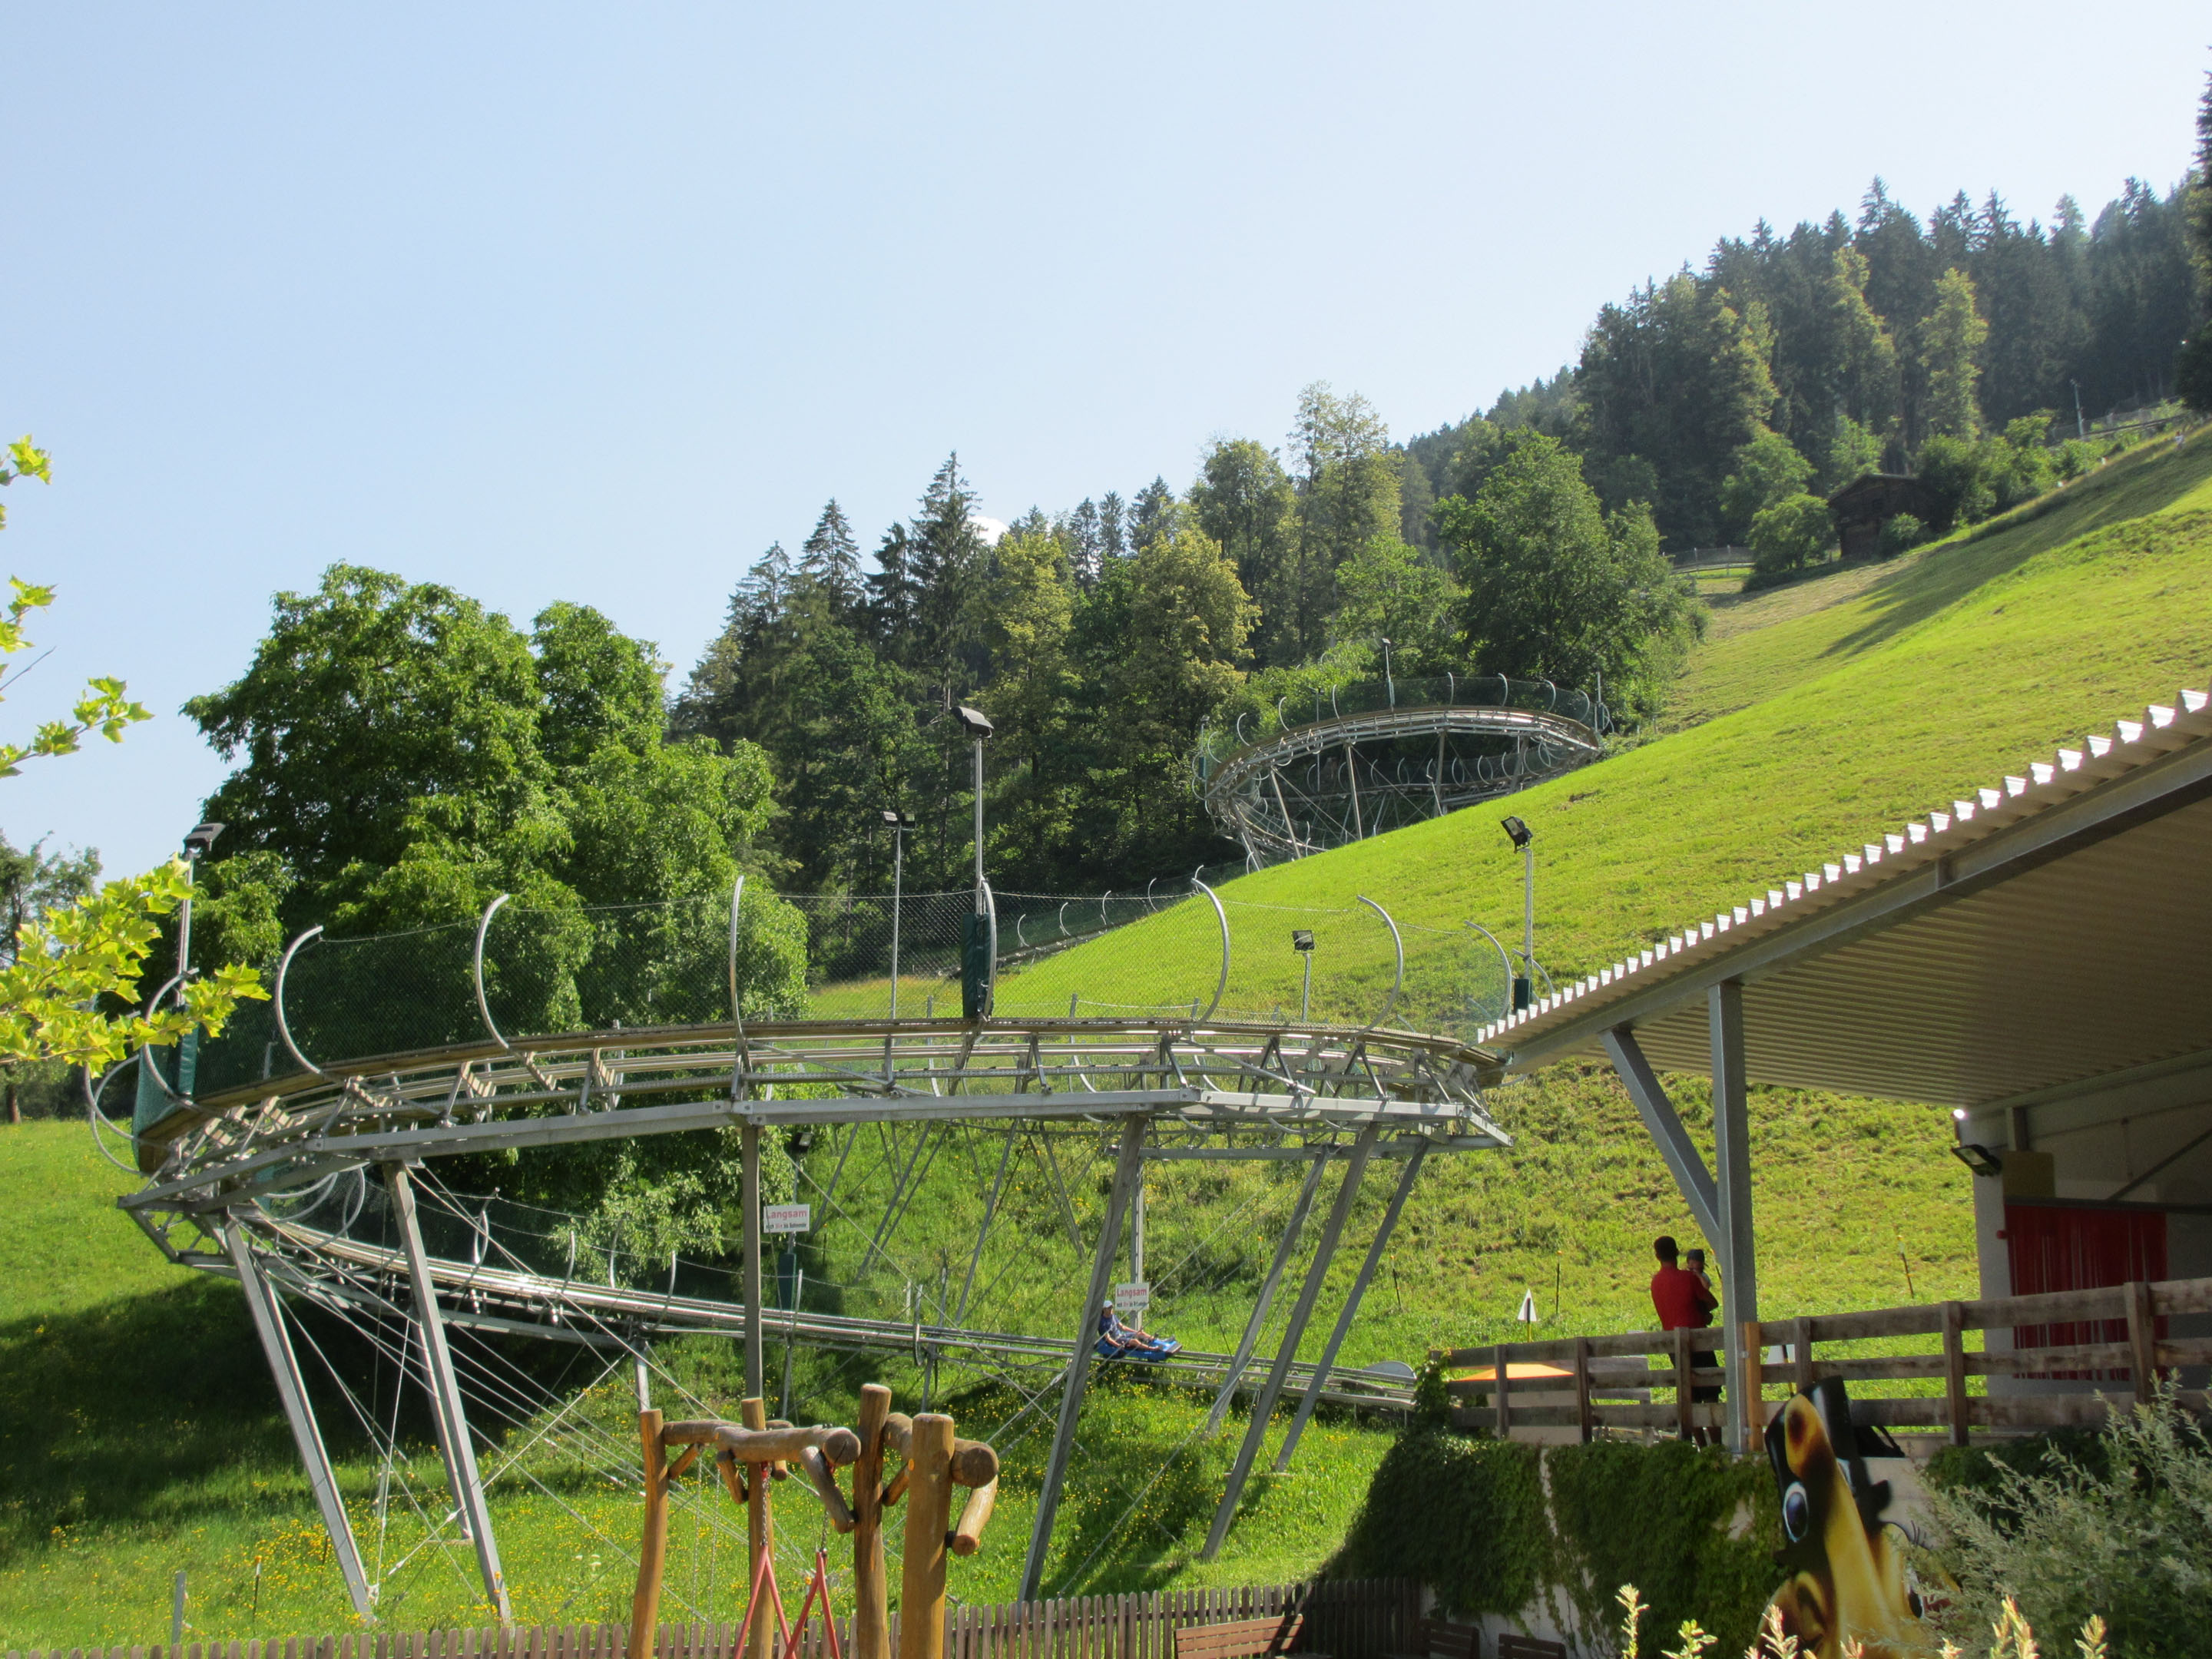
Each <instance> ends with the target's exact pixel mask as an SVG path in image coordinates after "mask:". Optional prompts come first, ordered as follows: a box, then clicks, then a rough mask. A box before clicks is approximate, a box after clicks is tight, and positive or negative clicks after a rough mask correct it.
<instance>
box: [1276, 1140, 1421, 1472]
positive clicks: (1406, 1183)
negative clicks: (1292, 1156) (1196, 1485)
mask: <svg viewBox="0 0 2212 1659" xmlns="http://www.w3.org/2000/svg"><path fill="white" fill-rule="evenodd" d="M1428 1155H1429V1143H1428V1142H1427V1141H1426V1140H1424V1141H1422V1142H1421V1143H1420V1144H1419V1145H1418V1146H1415V1147H1414V1148H1413V1151H1412V1152H1409V1153H1407V1157H1406V1168H1405V1170H1404V1171H1403V1172H1402V1173H1401V1175H1400V1176H1398V1185H1397V1187H1396V1188H1395V1189H1394V1190H1393V1191H1392V1193H1391V1194H1390V1206H1389V1208H1388V1209H1386V1210H1384V1211H1383V1225H1381V1226H1379V1227H1377V1228H1376V1230H1375V1242H1374V1243H1371V1244H1370V1245H1369V1246H1368V1247H1367V1259H1366V1260H1365V1261H1362V1262H1361V1263H1360V1264H1359V1277H1358V1278H1357V1279H1353V1280H1352V1294H1351V1295H1350V1296H1348V1297H1346V1298H1345V1302H1344V1311H1343V1312H1342V1313H1340V1314H1339V1315H1337V1316H1336V1328H1335V1329H1334V1330H1333V1331H1331V1332H1330V1333H1329V1334H1328V1346H1327V1347H1325V1348H1323V1349H1322V1351H1321V1359H1320V1361H1319V1363H1317V1364H1316V1365H1315V1367H1314V1374H1313V1380H1312V1381H1310V1383H1307V1384H1306V1391H1305V1395H1304V1397H1303V1398H1302V1399H1300V1400H1299V1401H1298V1413H1297V1416H1296V1417H1293V1418H1292V1419H1291V1431H1290V1432H1289V1433H1288V1434H1286V1435H1285V1436H1284V1437H1283V1448H1282V1449H1281V1450H1280V1451H1279V1452H1277V1453H1276V1454H1275V1473H1276V1474H1281V1473H1282V1472H1283V1471H1284V1470H1285V1469H1287V1468H1290V1467H1291V1453H1292V1452H1294V1451H1296V1450H1297V1449H1298V1437H1299V1436H1300V1435H1302V1434H1304V1432H1305V1431H1306V1422H1307V1420H1308V1419H1310V1418H1311V1417H1312V1416H1313V1413H1314V1407H1316V1406H1317V1405H1319V1404H1320V1403H1321V1391H1322V1389H1324V1388H1326V1387H1327V1386H1328V1373H1329V1370H1330V1368H1331V1367H1332V1366H1334V1364H1336V1355H1337V1351H1338V1350H1339V1349H1340V1348H1341V1347H1343V1346H1344V1339H1345V1338H1346V1336H1347V1335H1349V1334H1351V1331H1352V1320H1353V1319H1354V1318H1355V1317H1357V1316H1358V1313H1359V1302H1360V1298H1361V1297H1364V1296H1365V1295H1366V1294H1367V1286H1368V1285H1369V1283H1370V1281H1371V1280H1372V1279H1374V1277H1375V1270H1376V1268H1377V1267H1381V1266H1382V1265H1383V1251H1385V1250H1387V1249H1389V1248H1390V1235H1391V1234H1392V1233H1394V1232H1395V1231H1397V1230H1398V1214H1399V1212H1401V1210H1403V1209H1404V1208H1405V1207H1406V1198H1407V1194H1410V1193H1411V1192H1412V1191H1413V1177H1414V1176H1418V1175H1419V1174H1420V1172H1421V1160H1422V1159H1423V1158H1426V1157H1427V1156H1428Z"/></svg>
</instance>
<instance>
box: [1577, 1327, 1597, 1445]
mask: <svg viewBox="0 0 2212 1659" xmlns="http://www.w3.org/2000/svg"><path fill="white" fill-rule="evenodd" d="M1589 1365H1590V1345H1589V1338H1588V1337H1586V1336H1578V1337H1577V1338H1576V1339H1575V1419H1576V1421H1577V1424H1578V1425H1580V1427H1581V1429H1582V1436H1583V1444H1584V1445H1585V1446H1587V1445H1588V1444H1589V1443H1590V1442H1591V1441H1593V1440H1595V1439H1596V1438H1597V1407H1595V1406H1594V1405H1592V1404H1591V1403H1590V1378H1589Z"/></svg>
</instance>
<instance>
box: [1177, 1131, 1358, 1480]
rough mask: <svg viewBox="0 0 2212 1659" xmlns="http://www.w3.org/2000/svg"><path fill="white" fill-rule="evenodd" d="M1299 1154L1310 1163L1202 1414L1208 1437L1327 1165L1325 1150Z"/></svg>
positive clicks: (1233, 1391) (1216, 1428) (1239, 1377)
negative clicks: (1210, 1402)
mask: <svg viewBox="0 0 2212 1659" xmlns="http://www.w3.org/2000/svg"><path fill="white" fill-rule="evenodd" d="M1301 1156H1303V1157H1305V1158H1310V1159H1312V1161H1313V1167H1312V1168H1311V1169H1310V1170H1307V1171H1306V1178H1305V1181H1304V1183H1303V1184H1302V1185H1301V1186H1300V1187H1299V1188H1298V1195H1297V1200H1296V1201H1295V1202H1294V1203H1292V1205H1291V1216H1290V1219H1289V1220H1287V1221H1285V1223H1284V1224H1283V1237H1282V1239H1281V1241H1280V1242H1279V1243H1277V1244H1276V1246H1275V1259H1274V1260H1273V1261H1271V1262H1269V1263H1268V1264H1267V1278H1266V1279H1262V1280H1261V1282H1260V1297H1259V1300H1258V1301H1256V1302H1255V1303H1254V1304H1252V1316H1251V1317H1250V1318H1249V1319H1248V1320H1246V1321H1245V1322H1244V1334H1243V1336H1241V1337H1239V1338H1238V1339H1237V1352H1235V1353H1234V1354H1232V1355H1231V1357H1230V1360H1229V1375H1228V1376H1225V1377H1223V1378H1222V1379H1221V1392H1220V1393H1219V1394H1218V1395H1214V1396H1213V1409H1212V1411H1210V1412H1208V1413H1206V1438H1208V1439H1209V1440H1210V1439H1212V1437H1214V1436H1215V1435H1217V1434H1218V1433H1219V1432H1220V1431H1221V1423H1222V1419H1224V1418H1225V1417H1227V1416H1228V1415H1229V1406H1230V1402H1231V1401H1233V1400H1235V1399H1236V1397H1237V1383H1240V1382H1242V1381H1243V1378H1244V1368H1245V1367H1246V1366H1247V1365H1249V1364H1251V1363H1252V1351H1253V1349H1255V1348H1256V1347H1257V1346H1259V1345H1260V1333H1261V1330H1262V1329H1263V1328H1265V1327H1266V1325H1267V1310H1269V1309H1270V1308H1272V1307H1273V1306H1274V1304H1275V1289H1276V1287H1277V1286H1278V1285H1280V1284H1281V1283H1282V1282H1283V1273H1284V1271H1285V1269H1286V1268H1287V1267H1289V1266H1290V1265H1291V1257H1292V1256H1294V1255H1297V1253H1298V1235H1299V1234H1301V1233H1303V1232H1304V1231H1305V1227H1306V1217H1307V1216H1308V1215H1309V1214H1310V1213H1311V1212H1312V1210H1313V1201H1314V1194H1316V1193H1317V1192H1319V1191H1320V1190H1321V1176H1322V1170H1326V1169H1327V1168H1328V1153H1327V1152H1305V1153H1303V1154H1301Z"/></svg>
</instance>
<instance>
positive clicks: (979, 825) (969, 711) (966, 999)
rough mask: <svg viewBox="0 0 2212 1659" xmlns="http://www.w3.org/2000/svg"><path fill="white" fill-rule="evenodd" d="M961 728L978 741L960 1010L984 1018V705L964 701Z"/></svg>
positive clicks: (987, 940)
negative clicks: (971, 900)
mask: <svg viewBox="0 0 2212 1659" xmlns="http://www.w3.org/2000/svg"><path fill="white" fill-rule="evenodd" d="M955 712H956V713H957V714H958V715H959V718H960V729H961V730H962V731H963V732H966V733H967V734H968V736H969V738H970V739H971V740H972V741H973V742H974V743H975V910H974V911H973V912H972V913H971V914H970V915H969V918H968V939H967V949H966V951H964V952H963V956H964V957H965V961H964V962H963V964H962V971H961V975H960V1012H961V1014H962V1016H963V1018H968V1019H981V1018H983V1017H984V1016H985V1015H986V1014H987V1013H989V1012H991V1010H990V1006H989V1003H990V984H991V966H992V963H991V936H990V928H989V927H988V925H987V921H986V920H985V917H986V915H987V912H986V910H985V908H984V904H985V901H984V897H983V744H984V742H985V740H986V739H987V738H989V737H990V735H991V722H990V720H989V718H988V717H987V715H985V714H983V712H982V711H981V709H977V708H969V707H968V706H967V705H966V704H964V703H963V704H962V705H961V706H960V708H958V709H957V710H956V711H955Z"/></svg>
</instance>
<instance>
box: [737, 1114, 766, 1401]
mask: <svg viewBox="0 0 2212 1659" xmlns="http://www.w3.org/2000/svg"><path fill="white" fill-rule="evenodd" d="M760 1135H761V1132H760V1126H759V1125H758V1124H757V1123H748V1124H746V1125H745V1126H744V1128H742V1129H740V1130H739V1131H738V1158H739V1159H740V1170H739V1176H738V1191H739V1194H740V1196H741V1202H742V1204H743V1207H744V1216H745V1218H744V1230H745V1267H744V1297H745V1396H746V1398H748V1399H758V1398H759V1397H760V1395H761V1380H762V1378H763V1376H764V1375H765V1373H766V1370H767V1366H766V1364H765V1360H764V1358H763V1353H762V1349H763V1346H764V1345H763V1338H762V1335H761V1190H760Z"/></svg>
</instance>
